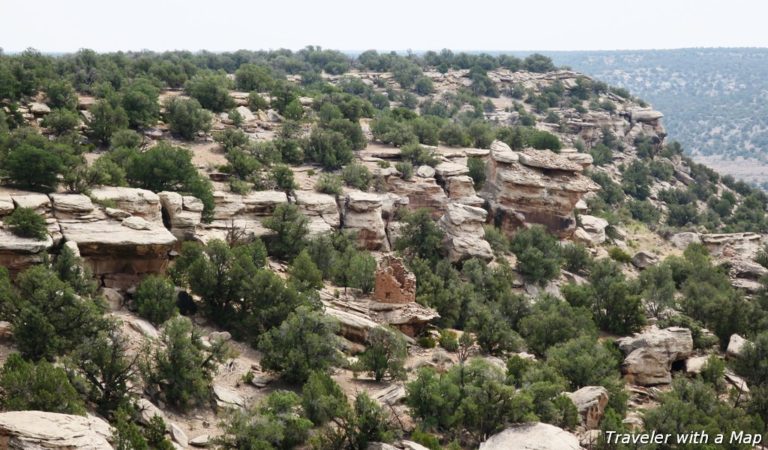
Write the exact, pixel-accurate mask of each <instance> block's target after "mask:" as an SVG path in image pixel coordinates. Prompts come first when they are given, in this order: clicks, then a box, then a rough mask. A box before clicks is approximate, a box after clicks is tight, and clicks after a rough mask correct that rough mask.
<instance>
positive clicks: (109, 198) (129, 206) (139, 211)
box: [91, 186, 162, 225]
mask: <svg viewBox="0 0 768 450" xmlns="http://www.w3.org/2000/svg"><path fill="white" fill-rule="evenodd" d="M91 198H92V199H94V200H95V201H97V202H101V203H106V204H108V205H110V206H112V205H114V207H116V208H119V209H122V210H123V211H126V212H128V213H130V214H131V215H134V216H139V217H141V218H142V219H145V220H146V221H148V222H152V223H156V224H160V225H162V214H161V211H160V197H158V195H157V194H155V193H154V192H152V191H148V190H146V189H137V188H127V187H111V186H106V187H99V188H96V189H93V190H92V191H91Z"/></svg>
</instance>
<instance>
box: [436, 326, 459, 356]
mask: <svg viewBox="0 0 768 450" xmlns="http://www.w3.org/2000/svg"><path fill="white" fill-rule="evenodd" d="M440 347H443V348H444V349H446V350H448V351H449V352H455V351H456V350H458V349H459V338H458V337H457V336H456V332H454V331H451V330H447V329H443V330H440Z"/></svg>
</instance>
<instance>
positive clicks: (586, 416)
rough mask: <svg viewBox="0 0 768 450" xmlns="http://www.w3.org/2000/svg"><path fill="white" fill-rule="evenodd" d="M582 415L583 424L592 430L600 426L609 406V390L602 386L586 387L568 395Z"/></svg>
mask: <svg viewBox="0 0 768 450" xmlns="http://www.w3.org/2000/svg"><path fill="white" fill-rule="evenodd" d="M566 395H568V397H569V398H570V399H571V401H572V402H573V404H574V405H576V409H578V410H579V415H581V423H582V424H583V425H584V426H585V427H587V429H589V430H592V429H595V428H597V427H598V426H599V425H600V420H601V419H602V418H603V413H604V412H605V407H606V406H607V405H608V399H609V397H608V390H607V389H606V388H604V387H602V386H585V387H583V388H581V389H579V390H578V391H575V392H571V393H568V394H566Z"/></svg>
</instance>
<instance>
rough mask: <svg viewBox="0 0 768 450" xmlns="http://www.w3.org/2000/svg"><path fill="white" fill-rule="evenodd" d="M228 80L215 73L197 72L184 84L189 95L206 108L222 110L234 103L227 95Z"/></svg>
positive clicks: (216, 110)
mask: <svg viewBox="0 0 768 450" xmlns="http://www.w3.org/2000/svg"><path fill="white" fill-rule="evenodd" d="M230 84H231V83H230V81H229V80H228V79H227V78H226V77H225V76H223V75H220V74H216V73H210V72H209V73H199V74H197V75H195V76H194V77H192V78H191V79H190V80H189V81H187V83H186V84H185V86H184V89H185V90H186V91H187V93H188V94H189V96H190V97H192V98H194V99H196V100H197V101H199V102H200V105H202V106H203V107H204V108H206V109H210V110H211V111H214V112H223V111H226V110H228V109H230V108H232V107H233V106H234V104H235V102H234V100H232V97H230V96H229V87H230Z"/></svg>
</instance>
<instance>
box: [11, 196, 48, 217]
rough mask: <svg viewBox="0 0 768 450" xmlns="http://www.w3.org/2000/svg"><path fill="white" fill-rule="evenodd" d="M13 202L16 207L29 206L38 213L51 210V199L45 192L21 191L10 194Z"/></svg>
mask: <svg viewBox="0 0 768 450" xmlns="http://www.w3.org/2000/svg"><path fill="white" fill-rule="evenodd" d="M11 198H12V199H13V204H14V205H16V207H17V208H30V209H34V210H35V211H37V212H38V213H41V214H42V213H47V212H49V211H50V210H51V199H50V198H49V197H48V196H47V195H45V194H35V193H29V192H27V193H23V194H12V195H11Z"/></svg>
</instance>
